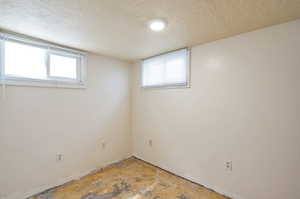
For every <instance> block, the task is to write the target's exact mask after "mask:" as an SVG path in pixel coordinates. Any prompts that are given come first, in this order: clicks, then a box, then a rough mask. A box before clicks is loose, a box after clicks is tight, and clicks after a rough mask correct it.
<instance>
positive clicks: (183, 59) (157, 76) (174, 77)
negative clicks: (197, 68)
mask: <svg viewBox="0 0 300 199" xmlns="http://www.w3.org/2000/svg"><path fill="white" fill-rule="evenodd" d="M142 67H143V69H142V70H143V73H142V85H143V86H164V85H167V86H172V85H179V84H180V85H187V67H188V66H187V50H186V49H183V50H178V51H175V52H171V53H167V54H164V55H160V56H156V57H153V58H149V59H146V60H144V61H143V66H142Z"/></svg>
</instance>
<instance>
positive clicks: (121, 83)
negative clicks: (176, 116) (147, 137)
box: [0, 55, 131, 199]
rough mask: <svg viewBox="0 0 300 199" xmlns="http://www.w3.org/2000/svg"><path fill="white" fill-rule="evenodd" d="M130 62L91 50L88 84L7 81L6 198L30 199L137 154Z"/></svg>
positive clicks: (2, 115)
mask: <svg viewBox="0 0 300 199" xmlns="http://www.w3.org/2000/svg"><path fill="white" fill-rule="evenodd" d="M129 66H130V65H129V64H128V63H124V62H121V61H117V60H114V59H110V58H105V57H102V56H97V55H89V56H88V67H87V71H88V81H87V89H61V88H39V87H22V86H21V87H19V86H7V88H6V98H5V99H1V98H2V96H0V132H1V133H0V194H1V196H2V197H4V196H6V197H8V198H18V199H20V198H24V197H25V196H26V195H27V196H28V194H32V193H35V192H38V191H42V190H44V189H46V188H49V186H50V187H51V186H53V185H58V184H61V183H64V182H65V181H67V180H70V179H72V178H73V177H74V176H80V175H82V174H85V173H86V172H88V171H91V170H93V169H95V168H98V167H101V166H104V165H106V164H108V163H111V162H113V161H118V160H121V159H124V158H127V157H129V156H130V155H131V151H130V150H131V149H130V141H131V138H130V92H129V88H130V84H129V72H130V70H129ZM0 95H1V94H0ZM103 141H104V142H106V146H105V148H104V149H103V148H102V142H103ZM57 154H63V155H64V157H63V161H60V162H57V161H56V155H57ZM0 198H1V197H0Z"/></svg>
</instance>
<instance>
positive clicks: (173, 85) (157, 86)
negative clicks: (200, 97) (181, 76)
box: [141, 84, 190, 89]
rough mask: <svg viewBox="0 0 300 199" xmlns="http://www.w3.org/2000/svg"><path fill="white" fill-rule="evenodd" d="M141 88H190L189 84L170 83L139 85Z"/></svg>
mask: <svg viewBox="0 0 300 199" xmlns="http://www.w3.org/2000/svg"><path fill="white" fill-rule="evenodd" d="M141 88H142V89H183V88H190V84H171V85H155V86H141Z"/></svg>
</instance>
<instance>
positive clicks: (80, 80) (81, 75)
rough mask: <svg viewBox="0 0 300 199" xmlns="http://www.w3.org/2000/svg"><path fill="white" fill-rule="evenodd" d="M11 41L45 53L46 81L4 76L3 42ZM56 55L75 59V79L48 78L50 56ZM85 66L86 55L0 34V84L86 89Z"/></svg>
mask: <svg viewBox="0 0 300 199" xmlns="http://www.w3.org/2000/svg"><path fill="white" fill-rule="evenodd" d="M5 41H11V42H15V43H20V44H24V45H28V46H33V47H37V48H42V49H44V50H45V51H46V53H45V66H46V68H47V79H34V78H28V77H18V76H14V75H6V74H5V71H4V70H5V66H4V64H5V60H4V59H5V54H4V53H5V49H4V42H5ZM52 54H53V55H58V56H63V57H71V58H76V60H77V65H76V69H77V71H76V75H77V77H76V79H72V78H65V77H55V76H50V55H52ZM86 65H87V54H86V53H85V52H82V51H77V50H73V49H69V48H64V47H60V46H57V45H53V44H49V43H46V42H40V41H36V40H33V39H27V38H22V37H18V36H16V35H12V34H7V33H1V32H0V84H5V85H16V86H18V85H20V86H39V87H59V88H86V80H87V77H86Z"/></svg>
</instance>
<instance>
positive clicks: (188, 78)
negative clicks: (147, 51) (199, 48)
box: [140, 48, 191, 89]
mask: <svg viewBox="0 0 300 199" xmlns="http://www.w3.org/2000/svg"><path fill="white" fill-rule="evenodd" d="M184 49H185V50H186V59H187V62H186V83H179V84H176V83H171V84H162V85H153V86H152V85H151V86H144V85H143V72H144V71H143V69H144V67H143V62H144V60H147V59H150V58H154V57H157V56H162V55H166V54H169V53H173V52H176V51H180V50H184ZM140 87H141V88H143V89H164V88H165V89H173V88H190V87H191V49H190V48H180V49H177V50H173V51H169V52H166V53H162V54H159V55H155V56H152V57H148V58H146V59H143V60H142V61H141V63H140Z"/></svg>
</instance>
